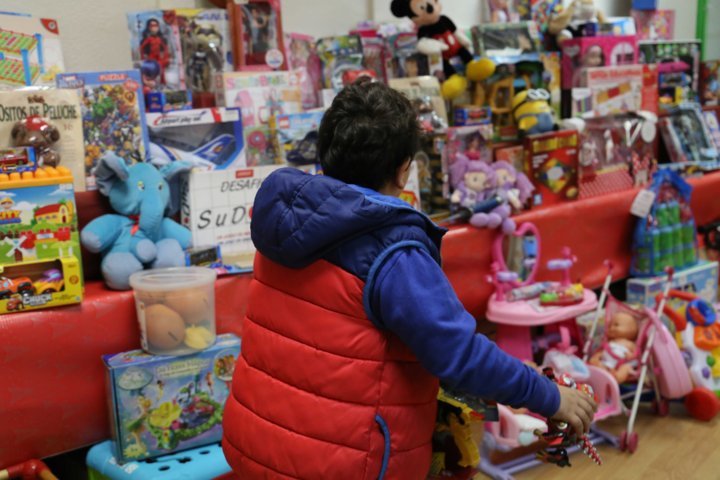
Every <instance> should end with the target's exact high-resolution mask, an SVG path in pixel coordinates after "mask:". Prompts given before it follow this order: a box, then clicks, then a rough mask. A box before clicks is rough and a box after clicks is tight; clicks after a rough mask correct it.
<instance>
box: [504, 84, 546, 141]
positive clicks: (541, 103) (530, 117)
mask: <svg viewBox="0 0 720 480" xmlns="http://www.w3.org/2000/svg"><path fill="white" fill-rule="evenodd" d="M549 100H550V92H548V91H547V90H543V89H537V90H535V89H528V90H523V91H522V92H520V93H518V94H516V95H515V96H514V97H513V100H512V112H513V118H514V120H515V123H516V124H517V128H518V133H519V134H520V136H521V137H522V136H524V135H532V134H536V133H546V132H550V131H552V130H555V118H554V117H553V111H552V109H551V108H550V104H549V103H548V101H549Z"/></svg>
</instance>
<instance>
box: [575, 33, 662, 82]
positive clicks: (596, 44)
mask: <svg viewBox="0 0 720 480" xmlns="http://www.w3.org/2000/svg"><path fill="white" fill-rule="evenodd" d="M636 63H638V43H637V37H636V36H633V35H627V36H620V37H608V36H605V37H579V38H571V39H568V40H566V41H564V42H563V44H562V88H573V87H582V84H581V78H582V72H583V69H585V68H590V67H606V66H611V65H633V64H636ZM646 63H652V62H646Z"/></svg>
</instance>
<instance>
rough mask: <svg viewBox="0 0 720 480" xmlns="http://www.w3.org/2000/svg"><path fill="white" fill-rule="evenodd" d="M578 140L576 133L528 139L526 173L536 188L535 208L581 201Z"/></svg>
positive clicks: (538, 136)
mask: <svg viewBox="0 0 720 480" xmlns="http://www.w3.org/2000/svg"><path fill="white" fill-rule="evenodd" d="M578 137H579V136H578V132H577V131H575V130H562V131H559V132H549V133H541V134H538V135H529V136H527V137H525V140H524V149H525V173H526V174H527V176H528V178H529V179H530V181H531V182H532V183H533V185H534V186H535V194H534V195H533V201H532V203H533V206H547V205H554V204H557V203H562V202H565V201H567V200H575V199H577V197H578V193H579V192H578V147H579V138H578Z"/></svg>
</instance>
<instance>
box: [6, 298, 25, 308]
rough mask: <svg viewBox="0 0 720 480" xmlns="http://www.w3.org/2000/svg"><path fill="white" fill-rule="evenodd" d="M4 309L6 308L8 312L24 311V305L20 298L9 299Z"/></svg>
mask: <svg viewBox="0 0 720 480" xmlns="http://www.w3.org/2000/svg"><path fill="white" fill-rule="evenodd" d="M5 308H7V311H8V312H13V311H19V310H24V309H25V304H24V303H23V301H22V298H20V297H11V298H10V300H8V303H7V306H6V307H5Z"/></svg>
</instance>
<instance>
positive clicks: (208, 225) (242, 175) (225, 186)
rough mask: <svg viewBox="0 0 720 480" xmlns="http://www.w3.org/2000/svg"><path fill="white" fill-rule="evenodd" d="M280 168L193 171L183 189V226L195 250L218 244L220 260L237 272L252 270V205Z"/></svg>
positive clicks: (276, 166) (253, 254)
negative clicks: (269, 179) (265, 181)
mask: <svg viewBox="0 0 720 480" xmlns="http://www.w3.org/2000/svg"><path fill="white" fill-rule="evenodd" d="M280 167H281V166H280V165H273V166H265V167H253V168H243V169H239V170H238V169H230V170H216V171H212V172H203V171H193V172H191V174H190V176H189V179H188V181H187V183H186V185H185V187H184V191H183V201H182V209H181V219H182V224H183V225H184V226H186V227H187V228H189V229H190V231H191V232H192V244H193V245H194V246H195V247H201V248H202V247H210V246H214V245H219V246H220V249H221V252H222V261H223V263H224V264H225V265H228V266H231V267H234V268H235V269H237V271H249V270H251V269H252V264H253V258H254V256H255V247H254V245H253V243H252V239H251V238H250V219H251V216H252V206H253V202H254V201H255V195H256V194H257V192H258V190H259V189H260V186H261V185H262V183H263V181H264V180H265V178H267V176H268V175H270V174H271V173H272V172H273V171H275V170H277V169H278V168H280Z"/></svg>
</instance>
